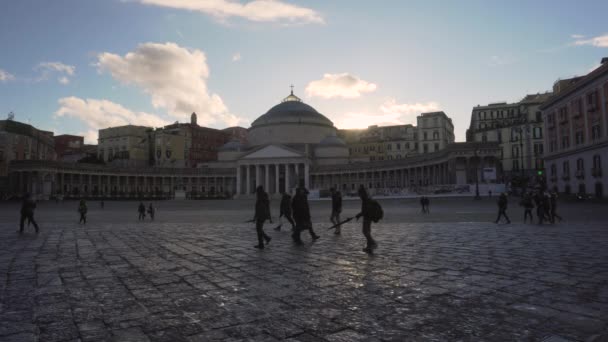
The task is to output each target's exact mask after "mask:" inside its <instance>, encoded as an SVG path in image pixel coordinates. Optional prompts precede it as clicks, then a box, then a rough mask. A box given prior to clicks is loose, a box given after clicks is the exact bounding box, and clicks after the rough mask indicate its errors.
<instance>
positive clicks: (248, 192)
mask: <svg viewBox="0 0 608 342" xmlns="http://www.w3.org/2000/svg"><path fill="white" fill-rule="evenodd" d="M245 168H246V170H247V184H246V185H245V188H246V190H247V195H249V194H251V167H250V166H249V165H245Z"/></svg>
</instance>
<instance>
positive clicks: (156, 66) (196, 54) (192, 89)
mask: <svg viewBox="0 0 608 342" xmlns="http://www.w3.org/2000/svg"><path fill="white" fill-rule="evenodd" d="M97 59H98V62H97V67H98V69H99V70H100V71H101V72H103V71H107V72H109V73H110V74H111V75H112V77H113V78H114V79H116V80H118V81H120V82H122V83H123V84H133V85H136V86H138V87H140V88H141V89H142V90H143V91H144V92H145V93H147V94H149V95H150V96H151V97H152V105H153V106H154V108H165V109H166V110H167V112H168V113H169V115H171V116H172V117H174V118H177V119H178V120H183V121H187V120H189V118H190V114H191V113H192V112H196V113H197V115H198V120H199V123H201V124H204V125H209V124H223V125H228V126H232V125H237V124H238V123H239V122H240V121H242V120H241V119H240V118H238V117H237V116H235V115H233V114H231V113H229V112H228V109H227V108H226V105H224V102H223V101H222V99H221V97H220V96H219V95H217V94H211V93H209V92H208V89H207V78H208V77H209V67H208V66H207V63H206V57H205V54H204V53H203V51H201V50H197V49H194V50H191V49H187V48H183V47H181V46H178V45H177V44H175V43H164V44H159V43H144V44H140V45H139V46H138V47H137V48H136V49H135V50H134V51H131V52H129V53H127V54H126V55H124V56H119V55H116V54H113V53H109V52H104V53H101V54H99V55H98V56H97Z"/></svg>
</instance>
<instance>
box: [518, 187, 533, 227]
mask: <svg viewBox="0 0 608 342" xmlns="http://www.w3.org/2000/svg"><path fill="white" fill-rule="evenodd" d="M521 205H522V207H524V223H526V220H527V218H528V217H530V223H534V217H533V216H532V209H534V202H533V200H532V195H531V194H530V193H529V192H528V193H526V194H525V195H524V198H523V199H522V200H521Z"/></svg>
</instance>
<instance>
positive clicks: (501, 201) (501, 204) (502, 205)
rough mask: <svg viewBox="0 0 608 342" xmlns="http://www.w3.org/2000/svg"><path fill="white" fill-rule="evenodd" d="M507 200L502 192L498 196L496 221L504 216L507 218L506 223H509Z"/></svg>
mask: <svg viewBox="0 0 608 342" xmlns="http://www.w3.org/2000/svg"><path fill="white" fill-rule="evenodd" d="M508 203H509V201H508V200H507V195H506V194H505V193H504V192H503V193H502V194H500V196H499V197H498V217H497V218H496V223H498V222H499V221H500V218H501V216H504V217H505V219H506V220H507V224H509V223H511V220H509V216H507V204H508Z"/></svg>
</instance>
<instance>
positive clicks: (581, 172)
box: [576, 170, 585, 179]
mask: <svg viewBox="0 0 608 342" xmlns="http://www.w3.org/2000/svg"><path fill="white" fill-rule="evenodd" d="M576 178H578V179H583V178H585V170H576Z"/></svg>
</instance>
